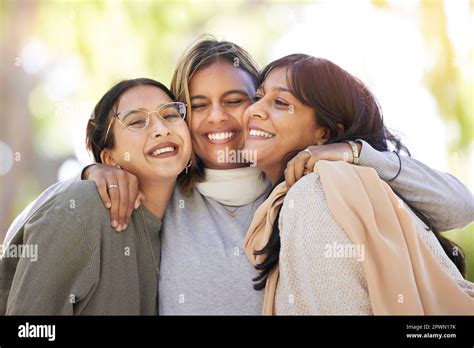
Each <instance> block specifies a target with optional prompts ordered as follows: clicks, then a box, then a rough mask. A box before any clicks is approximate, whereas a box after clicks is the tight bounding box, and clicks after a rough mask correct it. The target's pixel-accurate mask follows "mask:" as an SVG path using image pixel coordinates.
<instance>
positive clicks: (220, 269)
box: [6, 39, 464, 315]
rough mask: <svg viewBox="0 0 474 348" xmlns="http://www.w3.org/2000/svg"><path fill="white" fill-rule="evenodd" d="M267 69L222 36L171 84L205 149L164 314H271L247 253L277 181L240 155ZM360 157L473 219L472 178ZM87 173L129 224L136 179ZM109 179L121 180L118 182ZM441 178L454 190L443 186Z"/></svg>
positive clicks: (184, 203)
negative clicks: (424, 187)
mask: <svg viewBox="0 0 474 348" xmlns="http://www.w3.org/2000/svg"><path fill="white" fill-rule="evenodd" d="M258 74H259V72H258V68H257V66H256V64H255V63H254V62H253V60H252V58H251V57H250V55H249V54H248V53H247V52H246V51H245V50H243V49H242V48H240V47H238V46H237V45H235V44H232V43H229V42H219V41H215V40H212V39H211V40H202V41H199V42H197V43H196V44H194V45H193V46H192V47H191V48H190V49H189V50H188V51H187V52H186V53H185V54H184V55H183V57H182V58H181V60H180V62H179V63H178V66H177V68H176V70H175V73H174V76H173V81H172V85H171V90H172V92H173V93H174V94H175V95H176V97H177V99H178V100H179V101H182V102H186V103H187V104H188V107H190V108H191V110H190V112H188V115H189V117H188V118H187V121H188V124H189V128H190V131H191V136H192V143H193V150H194V154H195V156H194V158H193V159H192V163H191V165H190V167H189V168H188V171H187V173H186V174H185V175H182V176H181V177H180V178H179V179H178V187H177V188H175V190H174V193H173V197H172V198H171V201H170V203H169V206H168V209H167V212H166V215H165V218H164V221H163V227H162V232H161V233H162V234H161V240H162V249H161V265H160V279H159V294H158V296H159V314H165V315H166V314H194V315H199V314H234V315H246V314H249V315H258V314H260V313H261V308H262V301H263V293H262V292H257V291H255V290H254V289H253V282H252V278H254V277H256V276H257V275H258V273H257V271H256V270H255V269H254V268H253V266H252V265H251V264H250V263H249V262H248V261H247V259H246V257H245V255H244V252H243V250H242V242H243V239H244V237H245V234H246V232H247V229H248V227H249V225H250V222H251V220H252V218H253V214H254V212H255V210H256V209H257V207H258V206H259V204H260V203H261V202H263V201H264V199H265V198H266V196H267V193H268V192H269V191H270V188H271V187H270V183H269V181H268V180H266V179H265V178H264V177H263V176H262V174H261V172H260V171H259V170H258V169H257V168H255V167H250V166H249V164H248V163H242V161H239V160H238V159H240V158H242V157H241V156H239V155H238V154H239V153H238V151H239V150H240V149H241V148H242V147H243V144H244V139H245V134H244V127H243V123H242V121H243V120H242V116H243V114H244V111H245V110H246V108H247V107H248V106H249V105H251V103H252V101H253V97H254V95H255V90H256V87H257V84H258V79H259V76H258ZM277 102H278V101H275V103H277ZM345 145H346V144H344V145H343V146H345ZM319 148H321V150H320V155H321V159H327V160H343V159H344V153H345V152H346V151H347V149H342V150H341V144H332V145H323V146H321V147H319ZM232 151H234V152H232ZM226 154H231V155H230V156H228V157H227V156H226ZM232 154H234V155H235V156H232ZM359 164H360V165H365V166H371V167H374V168H375V169H376V170H377V173H378V174H379V176H380V177H381V178H382V179H385V180H387V179H390V178H392V177H393V176H394V175H395V174H397V172H399V173H398V177H397V180H394V181H391V182H390V184H391V185H396V189H397V191H398V192H400V193H401V194H403V195H404V196H405V198H406V199H407V200H408V201H410V198H412V199H413V197H416V196H417V195H418V194H419V192H417V191H416V190H417V182H422V183H426V182H430V183H431V187H433V188H434V189H433V191H432V192H426V191H425V192H424V196H423V197H424V199H425V202H426V200H428V201H429V202H430V203H431V204H425V205H424V207H425V208H426V207H428V208H429V209H430V211H423V212H424V213H427V214H429V215H431V216H432V217H433V220H434V221H435V222H437V223H438V224H439V225H440V226H441V225H443V226H444V227H445V228H447V229H448V228H455V227H457V226H458V225H462V224H463V222H462V221H458V220H457V216H456V213H455V212H456V211H457V210H458V209H457V208H458V207H457V206H456V204H460V205H462V203H463V202H462V197H463V193H464V192H463V190H464V187H463V186H462V184H461V183H459V182H458V181H457V180H456V179H455V178H453V177H451V176H449V175H448V174H443V173H439V172H436V171H434V170H431V169H430V168H427V167H426V166H423V165H422V164H420V163H419V162H416V161H415V160H411V159H404V160H403V167H402V169H401V170H400V171H399V169H400V165H399V161H398V158H397V157H396V156H392V154H391V153H381V152H377V151H375V150H374V149H373V148H371V147H370V145H368V144H366V143H363V146H362V150H361V152H360V158H359ZM84 174H85V175H86V177H87V178H88V179H89V180H93V181H95V182H96V184H97V187H98V190H99V194H100V196H101V198H102V200H103V202H104V204H105V205H106V207H108V208H109V207H110V212H111V223H112V225H113V226H114V227H115V228H116V229H117V231H122V230H125V229H126V227H127V226H126V224H127V220H128V219H129V217H130V215H131V212H132V210H133V208H134V204H135V208H137V207H138V205H139V199H140V196H137V187H138V185H137V182H136V178H135V177H134V176H133V175H132V174H130V173H127V172H125V171H122V170H120V169H118V168H115V167H109V166H106V165H94V166H92V167H89V168H88V169H87V170H86V173H84ZM78 179H79V178H75V179H72V180H70V181H68V182H63V183H57V184H55V185H54V186H53V187H51V188H49V189H47V190H46V191H45V192H44V193H43V194H42V195H41V196H40V197H39V198H38V199H37V200H36V201H35V202H33V203H32V204H31V205H30V206H29V207H28V208H27V209H25V211H24V212H23V213H22V214H21V215H20V216H19V217H18V218H17V219H16V220H15V222H14V223H13V224H12V226H11V227H10V229H9V231H8V233H7V237H6V242H7V243H8V240H10V239H11V237H12V236H13V235H14V234H15V233H16V231H17V229H18V226H21V224H22V223H23V222H24V220H25V219H27V218H28V216H30V215H31V214H32V213H33V212H34V211H35V210H37V209H38V207H39V206H41V205H42V204H44V202H45V201H46V200H47V199H49V198H50V197H51V196H53V195H55V194H57V193H58V192H60V191H63V190H64V189H66V188H67V187H68V186H69V185H70V184H71V183H72V182H74V181H75V180H78ZM408 183H409V184H408ZM109 185H117V186H118V188H115V187H114V188H112V189H109V190H108V189H107V187H108V186H109ZM440 187H441V188H444V189H439V190H435V188H440ZM442 195H446V196H442ZM446 197H451V199H450V200H448V199H446ZM452 197H456V198H457V199H458V200H453V199H452ZM118 202H120V204H119V203H118ZM444 202H449V203H450V206H449V207H447V206H445V203H444ZM411 203H413V204H414V205H416V202H411ZM446 209H449V210H450V211H452V212H453V215H452V216H451V220H450V221H449V222H446V221H443V220H440V219H439V216H441V215H440V211H441V212H443V211H445V210H446ZM437 217H438V219H437ZM123 233H127V232H126V231H125V232H123Z"/></svg>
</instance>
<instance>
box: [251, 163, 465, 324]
mask: <svg viewBox="0 0 474 348" xmlns="http://www.w3.org/2000/svg"><path fill="white" fill-rule="evenodd" d="M315 172H316V173H317V174H310V175H308V176H307V177H305V178H303V179H301V180H300V181H299V182H298V183H297V184H295V186H293V187H292V189H291V190H290V192H289V194H288V197H286V198H285V194H286V191H287V189H286V186H285V184H284V183H283V184H281V185H279V186H278V187H277V188H275V190H274V191H273V192H272V194H271V195H270V197H269V198H268V199H267V201H265V202H264V204H262V206H260V208H259V209H258V211H257V213H256V214H255V218H254V220H253V221H252V224H251V226H250V229H249V231H248V234H247V236H246V239H245V241H244V248H245V250H246V255H247V257H248V258H249V260H250V261H251V262H252V263H253V264H256V263H260V262H261V261H262V257H264V256H258V257H255V256H254V255H253V251H255V250H259V249H261V248H262V247H263V246H264V245H265V244H266V241H267V240H268V237H269V235H270V232H271V225H272V223H273V221H274V219H275V213H276V211H277V209H280V207H281V205H282V204H283V210H282V213H281V215H280V221H279V223H280V232H281V233H280V234H281V243H282V246H281V253H280V265H279V268H277V269H276V270H275V271H274V272H273V273H272V275H271V276H270V277H269V279H268V280H267V283H266V288H265V300H264V308H263V314H275V313H277V314H395V315H405V314H408V315H409V314H474V299H473V297H474V285H473V283H471V282H469V281H466V280H464V279H463V278H462V276H461V275H460V273H459V272H458V271H457V269H456V268H455V266H454V265H453V264H452V262H451V261H450V260H449V259H448V258H447V256H446V255H445V254H444V251H443V250H442V249H440V248H441V246H440V245H439V243H438V242H437V240H436V238H435V237H434V235H433V233H432V232H430V231H425V230H424V229H423V224H422V223H421V221H419V219H418V218H416V217H415V216H414V215H413V213H412V212H411V211H410V210H409V209H408V208H407V207H406V206H405V205H404V204H402V203H401V201H400V200H399V198H398V197H397V196H396V195H395V194H394V193H393V192H392V191H391V189H390V188H389V187H388V185H387V184H385V183H384V182H383V181H382V180H380V179H379V178H378V176H377V175H376V173H375V171H374V170H373V169H370V168H364V167H357V166H353V165H349V164H347V163H344V162H328V161H319V162H318V163H317V164H316V165H315ZM318 185H319V186H318ZM318 188H319V190H318ZM318 192H319V194H320V196H319V197H318ZM283 200H284V203H283ZM315 202H319V203H318V204H317V205H316V203H315ZM305 221H306V223H305ZM308 221H310V222H309V224H308V223H307V222H308ZM344 238H345V239H344ZM316 241H319V243H325V245H319V247H320V248H319V249H318V248H317V245H316V246H315V244H316ZM345 241H346V242H345ZM344 243H346V244H352V246H355V247H360V248H359V251H360V250H363V253H362V255H359V256H362V257H360V258H357V257H353V255H352V256H351V255H349V256H346V257H341V258H339V257H336V256H335V255H333V257H328V255H327V254H326V255H325V254H324V253H323V252H322V251H323V249H325V252H326V253H327V251H328V250H330V249H331V245H332V244H335V245H340V244H344ZM322 246H324V247H325V248H322ZM328 246H329V249H328V248H327V247H328ZM332 247H333V246H332ZM333 249H334V247H333ZM318 250H319V252H318ZM352 250H354V248H353V249H352ZM355 250H357V249H355ZM343 256H344V255H343ZM328 265H329V266H328Z"/></svg>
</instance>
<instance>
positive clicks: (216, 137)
mask: <svg viewBox="0 0 474 348" xmlns="http://www.w3.org/2000/svg"><path fill="white" fill-rule="evenodd" d="M233 135H234V132H222V133H209V134H207V137H208V138H209V139H211V140H225V139H229V138H231V137H232V136H233Z"/></svg>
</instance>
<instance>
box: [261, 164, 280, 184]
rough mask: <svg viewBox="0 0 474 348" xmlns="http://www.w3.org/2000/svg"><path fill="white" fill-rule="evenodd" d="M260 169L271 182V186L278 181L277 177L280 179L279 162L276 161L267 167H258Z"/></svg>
mask: <svg viewBox="0 0 474 348" xmlns="http://www.w3.org/2000/svg"><path fill="white" fill-rule="evenodd" d="M260 169H261V171H262V172H264V173H265V175H266V176H267V178H268V179H269V180H270V182H271V183H272V186H275V184H276V183H277V182H278V179H280V173H281V164H280V163H277V164H275V165H274V166H269V167H265V168H264V167H260Z"/></svg>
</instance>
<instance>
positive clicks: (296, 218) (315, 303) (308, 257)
mask: <svg viewBox="0 0 474 348" xmlns="http://www.w3.org/2000/svg"><path fill="white" fill-rule="evenodd" d="M401 204H402V203H401ZM415 219H416V221H417V224H416V225H417V232H418V233H419V235H420V236H421V237H422V239H423V240H424V242H425V243H426V245H427V246H428V248H429V249H430V251H431V252H432V253H433V255H435V257H436V258H437V259H438V261H439V263H440V264H441V266H442V267H443V269H444V270H445V271H446V272H447V273H448V274H449V275H450V276H451V277H452V278H453V279H455V280H456V282H457V283H458V284H459V285H460V287H461V288H462V289H464V290H465V291H466V292H467V293H468V294H469V295H470V296H472V297H474V283H472V282H469V281H467V280H465V279H464V278H463V277H462V275H461V274H460V272H459V271H458V270H457V268H456V266H455V265H454V264H453V263H452V262H451V260H450V259H449V258H448V256H447V255H446V254H445V252H444V250H443V249H442V247H441V245H440V244H439V242H438V240H437V239H436V237H435V235H434V234H433V232H431V231H427V230H426V226H425V225H424V223H423V222H422V221H421V220H419V219H418V218H416V217H415ZM279 227H280V238H281V250H280V262H279V267H280V278H279V282H278V286H277V290H276V297H275V313H276V314H277V315H305V314H306V315H368V314H372V309H371V305H370V300H369V295H368V291H367V282H366V279H365V275H364V269H363V265H362V258H363V255H364V250H363V247H362V246H356V245H354V244H352V242H351V240H350V239H349V237H348V236H347V235H346V233H345V232H344V231H343V230H342V229H341V227H340V226H339V225H338V223H337V222H336V220H335V219H334V217H333V216H332V213H331V211H330V210H329V208H328V205H327V202H326V198H325V195H324V191H323V188H322V185H321V182H320V179H319V175H318V174H316V173H311V174H308V175H306V176H305V177H303V178H302V179H300V180H299V181H298V182H297V183H296V184H295V185H294V186H293V187H292V188H291V189H290V190H289V191H288V193H287V195H286V197H285V200H284V203H283V207H282V210H281V214H280V220H279ZM400 300H403V299H400Z"/></svg>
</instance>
